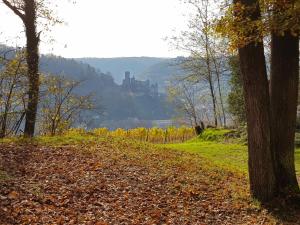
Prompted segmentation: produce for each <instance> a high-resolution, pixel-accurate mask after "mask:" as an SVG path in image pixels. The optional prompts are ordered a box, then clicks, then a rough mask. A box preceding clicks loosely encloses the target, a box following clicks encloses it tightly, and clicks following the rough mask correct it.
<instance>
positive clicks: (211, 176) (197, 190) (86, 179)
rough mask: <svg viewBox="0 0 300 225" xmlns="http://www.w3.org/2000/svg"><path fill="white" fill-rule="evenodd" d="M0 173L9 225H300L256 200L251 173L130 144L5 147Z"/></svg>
mask: <svg viewBox="0 0 300 225" xmlns="http://www.w3.org/2000/svg"><path fill="white" fill-rule="evenodd" d="M0 171H1V172H0V224H3V225H4V224H95V225H105V224H179V225H182V224H191V225H196V224H199V225H200V224H300V222H299V221H300V218H299V217H300V211H299V209H297V208H290V209H289V210H288V212H289V214H285V215H284V216H283V215H280V213H275V214H273V213H270V212H269V211H268V210H266V209H263V208H262V207H260V206H259V205H258V204H257V203H255V202H254V201H253V200H251V199H250V197H249V193H248V191H247V190H248V181H247V179H246V178H245V176H244V175H243V174H238V173H234V172H232V171H227V170H224V169H221V168H218V167H216V166H215V165H214V164H213V162H211V161H208V160H207V159H204V158H201V157H200V156H199V154H191V153H184V152H180V151H174V150H170V149H169V150H168V149H164V148H163V147H156V146H154V145H150V144H144V143H138V142H134V141H128V140H123V139H101V140H98V139H97V138H92V139H89V138H86V139H83V140H81V141H79V142H68V143H66V142H64V143H55V142H49V143H46V142H35V143H18V144H16V143H6V144H4V143H3V144H0ZM277 210H278V211H280V209H277ZM297 210H298V211H297ZM275 212H276V209H275ZM279 215H280V217H279ZM297 215H298V217H297ZM297 221H298V222H297Z"/></svg>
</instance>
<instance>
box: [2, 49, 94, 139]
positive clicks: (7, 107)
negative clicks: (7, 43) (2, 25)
mask: <svg viewBox="0 0 300 225" xmlns="http://www.w3.org/2000/svg"><path fill="white" fill-rule="evenodd" d="M8 53H10V54H8ZM2 55H3V56H2V57H1V63H0V67H1V68H2V69H1V71H0V96H1V100H0V138H3V137H6V136H10V135H16V134H20V133H21V132H22V131H23V129H24V128H23V127H24V119H25V115H26V110H27V106H28V101H29V98H30V96H29V95H28V92H27V91H28V89H29V87H28V86H29V81H28V79H27V78H28V77H27V70H28V69H27V64H26V57H25V55H26V53H24V52H23V51H19V50H17V51H16V52H15V50H8V51H7V52H6V54H5V53H3V54H2ZM6 55H9V57H5V56H6ZM82 82H83V81H73V80H69V79H66V78H64V77H63V76H54V75H41V76H40V81H39V99H38V110H37V115H36V116H37V126H36V127H37V130H36V132H37V133H40V134H48V135H55V134H57V133H62V132H63V131H64V130H67V129H69V128H70V127H71V126H72V125H74V124H77V125H78V123H79V120H78V118H79V117H80V115H81V114H82V113H85V112H86V111H89V110H92V109H94V108H95V107H94V105H95V104H94V102H93V101H94V100H93V95H92V94H89V95H78V94H76V88H78V87H79V86H80V84H81V83H82ZM25 129H26V126H25Z"/></svg>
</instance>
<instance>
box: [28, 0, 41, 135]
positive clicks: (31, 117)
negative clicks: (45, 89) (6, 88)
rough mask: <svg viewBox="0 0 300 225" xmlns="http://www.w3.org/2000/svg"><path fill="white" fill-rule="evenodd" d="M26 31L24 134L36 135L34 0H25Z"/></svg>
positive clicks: (37, 42) (36, 62) (37, 65)
mask: <svg viewBox="0 0 300 225" xmlns="http://www.w3.org/2000/svg"><path fill="white" fill-rule="evenodd" d="M24 11H25V18H24V25H25V33H26V39H27V55H26V61H27V65H28V80H29V90H28V104H27V109H26V122H25V130H24V135H25V136H26V137H32V136H34V129H35V122H36V116H37V107H38V101H39V51H38V46H39V41H40V39H39V35H38V33H37V29H36V18H37V14H36V13H37V12H36V4H35V1H34V0H28V1H25V9H24Z"/></svg>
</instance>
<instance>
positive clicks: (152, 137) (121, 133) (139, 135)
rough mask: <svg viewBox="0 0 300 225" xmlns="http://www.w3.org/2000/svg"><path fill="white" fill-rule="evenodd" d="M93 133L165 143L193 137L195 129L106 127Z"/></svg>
mask: <svg viewBox="0 0 300 225" xmlns="http://www.w3.org/2000/svg"><path fill="white" fill-rule="evenodd" d="M92 132H93V134H95V135H97V136H100V137H107V136H111V137H122V138H130V139H134V140H138V141H147V142H152V143H167V142H178V141H179V142H181V141H185V140H188V139H190V138H193V137H195V131H194V129H193V128H191V127H184V126H183V127H179V128H177V127H168V128H166V129H162V128H158V127H153V128H149V129H147V128H144V127H138V128H134V129H129V130H125V129H122V128H118V129H116V130H114V131H109V130H108V129H107V128H97V129H95V130H93V131H92Z"/></svg>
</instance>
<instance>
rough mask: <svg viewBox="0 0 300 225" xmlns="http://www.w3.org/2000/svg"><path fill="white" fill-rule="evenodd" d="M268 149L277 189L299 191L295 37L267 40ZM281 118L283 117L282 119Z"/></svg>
mask: <svg viewBox="0 0 300 225" xmlns="http://www.w3.org/2000/svg"><path fill="white" fill-rule="evenodd" d="M271 51H272V54H271V86H270V95H271V113H272V149H273V152H274V154H275V162H276V170H275V172H276V179H277V187H278V188H279V191H280V192H286V191H295V190H298V191H299V186H298V182H297V177H296V172H295V146H294V140H295V129H296V115H297V100H298V80H299V37H296V36H293V35H291V34H290V32H288V31H287V32H285V34H284V36H281V35H280V36H279V35H277V34H276V33H275V32H273V34H272V42H271ZM283 118H284V119H283Z"/></svg>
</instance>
